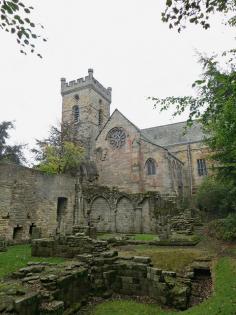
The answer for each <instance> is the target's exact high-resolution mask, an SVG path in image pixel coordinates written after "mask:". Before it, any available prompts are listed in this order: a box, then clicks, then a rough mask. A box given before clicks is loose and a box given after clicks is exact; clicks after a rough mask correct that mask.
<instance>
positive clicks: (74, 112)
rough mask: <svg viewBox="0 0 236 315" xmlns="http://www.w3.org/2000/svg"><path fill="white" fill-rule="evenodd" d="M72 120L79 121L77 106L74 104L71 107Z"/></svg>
mask: <svg viewBox="0 0 236 315" xmlns="http://www.w3.org/2000/svg"><path fill="white" fill-rule="evenodd" d="M72 114H73V120H74V122H75V123H77V122H79V106H78V105H75V106H73V108H72Z"/></svg>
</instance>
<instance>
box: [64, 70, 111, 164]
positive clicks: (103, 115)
mask: <svg viewBox="0 0 236 315" xmlns="http://www.w3.org/2000/svg"><path fill="white" fill-rule="evenodd" d="M111 91H112V89H111V88H110V87H108V88H105V87H103V86H102V84H101V83H99V82H98V81H97V80H96V79H95V78H94V76H93V69H88V75H87V76H86V77H85V78H80V79H77V80H74V81H70V82H66V79H65V78H62V79H61V95H62V122H69V123H70V124H73V126H74V128H75V130H76V136H77V139H78V141H79V142H80V143H81V145H82V146H84V148H85V149H86V156H87V158H88V159H89V160H90V159H91V158H92V156H93V153H94V149H95V141H96V137H97V135H98V134H99V132H100V130H101V129H102V128H103V127H104V125H105V123H106V122H107V120H108V119H109V117H110V104H111Z"/></svg>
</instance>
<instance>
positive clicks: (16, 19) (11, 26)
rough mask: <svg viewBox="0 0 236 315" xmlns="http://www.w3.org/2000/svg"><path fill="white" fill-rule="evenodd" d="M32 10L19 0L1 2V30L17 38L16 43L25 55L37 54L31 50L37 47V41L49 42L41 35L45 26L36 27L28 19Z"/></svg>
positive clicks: (38, 54)
mask: <svg viewBox="0 0 236 315" xmlns="http://www.w3.org/2000/svg"><path fill="white" fill-rule="evenodd" d="M32 10H33V7H32V6H26V5H25V4H24V3H23V2H21V1H19V0H11V1H6V0H0V12H1V19H0V29H2V30H4V31H6V32H9V33H10V34H12V35H14V36H15V37H16V41H17V43H18V44H19V45H20V52H21V53H23V54H25V55H26V54H27V53H28V52H31V53H34V52H36V53H37V51H35V49H31V48H30V47H35V44H34V41H35V40H36V39H37V40H39V39H40V40H42V41H43V42H45V41H47V39H46V38H45V37H43V36H42V35H41V33H40V29H42V28H43V26H42V25H40V24H39V27H36V24H35V23H34V22H33V21H31V19H30V18H29V17H28V15H30V14H31V12H32ZM39 28H40V29H39ZM34 29H35V31H34ZM37 56H39V57H40V58H41V57H42V56H41V54H40V53H37Z"/></svg>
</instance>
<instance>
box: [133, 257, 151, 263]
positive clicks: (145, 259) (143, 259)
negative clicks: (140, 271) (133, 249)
mask: <svg viewBox="0 0 236 315" xmlns="http://www.w3.org/2000/svg"><path fill="white" fill-rule="evenodd" d="M134 262H137V263H141V264H150V263H151V258H150V257H144V256H134Z"/></svg>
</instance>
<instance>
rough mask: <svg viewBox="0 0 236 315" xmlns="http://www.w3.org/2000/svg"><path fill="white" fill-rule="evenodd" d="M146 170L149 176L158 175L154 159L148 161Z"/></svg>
mask: <svg viewBox="0 0 236 315" xmlns="http://www.w3.org/2000/svg"><path fill="white" fill-rule="evenodd" d="M145 168H146V172H147V175H155V174H156V161H155V160H154V159H151V158H149V159H147V161H146V163H145Z"/></svg>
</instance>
